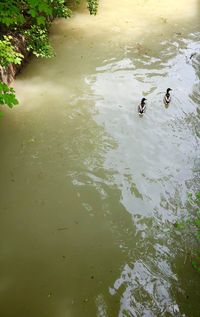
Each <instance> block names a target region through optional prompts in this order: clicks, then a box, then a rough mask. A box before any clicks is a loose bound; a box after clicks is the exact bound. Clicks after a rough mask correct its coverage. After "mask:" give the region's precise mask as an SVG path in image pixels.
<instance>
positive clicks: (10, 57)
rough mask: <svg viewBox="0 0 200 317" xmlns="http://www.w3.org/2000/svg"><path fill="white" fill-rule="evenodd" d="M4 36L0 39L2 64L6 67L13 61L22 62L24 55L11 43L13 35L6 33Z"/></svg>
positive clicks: (0, 59)
mask: <svg viewBox="0 0 200 317" xmlns="http://www.w3.org/2000/svg"><path fill="white" fill-rule="evenodd" d="M3 38H4V39H3V40H0V65H1V66H3V67H6V66H8V65H9V64H11V63H14V64H20V63H21V60H22V58H23V55H22V54H21V53H18V52H16V51H15V49H14V46H13V45H12V44H11V40H12V36H5V35H4V37H3Z"/></svg>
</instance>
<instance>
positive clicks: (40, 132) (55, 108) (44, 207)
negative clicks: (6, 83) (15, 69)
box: [0, 0, 200, 317]
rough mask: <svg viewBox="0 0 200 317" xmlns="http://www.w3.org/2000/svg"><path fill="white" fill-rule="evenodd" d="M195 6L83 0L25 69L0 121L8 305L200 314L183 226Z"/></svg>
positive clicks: (194, 99) (193, 169)
mask: <svg viewBox="0 0 200 317" xmlns="http://www.w3.org/2000/svg"><path fill="white" fill-rule="evenodd" d="M198 8H199V1H196V0H192V1H190V2H189V3H188V1H185V0H184V1H176V3H174V1H172V0H168V1H162V2H159V3H157V4H156V6H155V1H153V0H149V1H142V0H141V1H140V0H137V1H136V0H134V1H133V0H125V1H124V2H123V6H122V5H121V2H120V1H118V0H117V1H101V2H100V8H99V14H98V15H97V17H90V16H88V15H87V13H86V11H85V10H84V8H83V7H81V9H80V10H79V11H77V12H76V14H75V15H74V17H73V18H72V19H71V20H70V21H64V20H59V21H55V23H54V26H53V27H52V30H51V40H52V44H53V45H54V47H55V48H56V53H57V56H56V57H55V58H54V59H51V60H46V61H43V60H42V61H41V60H35V59H33V60H32V61H31V63H30V64H29V65H28V66H27V67H26V69H25V70H24V72H23V73H22V74H21V75H20V76H19V77H18V80H17V81H16V84H15V86H16V90H17V94H18V96H19V98H20V100H21V106H20V107H17V108H15V109H14V110H12V111H8V110H5V112H6V113H5V117H4V119H3V120H2V121H1V123H0V130H1V139H0V146H1V157H0V162H1V167H2V172H1V181H0V189H1V202H0V219H1V221H0V241H1V252H0V267H1V273H0V315H2V316H4V317H11V316H12V317H19V316H30V317H32V316H33V317H35V316H48V317H58V316H60V317H64V316H66V317H79V316H87V317H88V316H98V317H112V316H113V317H114V316H121V317H122V316H123V317H125V316H134V317H135V316H136V317H140V316H146V317H148V316H182V317H183V316H187V317H191V316H194V317H197V316H199V311H200V306H199V305H200V304H199V300H198V299H199V295H200V291H199V276H198V275H197V273H196V272H195V271H194V270H193V268H192V266H191V263H190V250H189V246H188V244H187V241H184V239H183V236H182V234H181V233H180V232H179V231H178V230H177V229H176V228H175V226H174V224H175V222H176V221H177V220H179V219H180V218H181V217H182V216H183V215H184V214H186V213H187V212H188V210H187V206H186V200H187V193H188V191H195V190H197V189H198V187H197V186H198V181H199V159H198V157H199V150H198V146H199V136H200V130H199V113H200V112H199V103H200V89H199V77H200V73H199V65H200V54H199V50H200V42H199V34H200V33H199V26H200V25H199V10H198ZM177 12H178V15H177ZM193 53H196V54H194V55H193V57H192V58H190V56H191V54H193ZM167 87H171V88H172V89H173V91H172V102H171V104H170V105H169V107H168V108H167V109H166V108H165V106H164V104H163V95H164V93H165V91H166V88H167ZM142 96H145V97H146V98H147V100H148V105H147V112H146V114H145V116H143V117H142V118H138V114H137V105H138V102H139V101H140V99H141V97H142Z"/></svg>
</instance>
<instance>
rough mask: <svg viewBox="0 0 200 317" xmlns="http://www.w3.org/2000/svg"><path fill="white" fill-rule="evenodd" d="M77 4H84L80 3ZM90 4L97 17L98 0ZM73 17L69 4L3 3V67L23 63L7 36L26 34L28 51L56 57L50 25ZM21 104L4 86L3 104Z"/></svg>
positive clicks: (47, 0) (58, 0) (0, 87)
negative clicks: (53, 21)
mask: <svg viewBox="0 0 200 317" xmlns="http://www.w3.org/2000/svg"><path fill="white" fill-rule="evenodd" d="M76 2H77V3H80V0H76ZM87 3H88V9H89V12H90V14H94V15H96V13H97V7H98V0H87ZM70 16H71V10H70V9H69V8H68V7H67V6H66V1H65V0H0V36H1V38H2V39H1V40H0V65H1V66H3V67H7V66H8V65H9V64H11V63H14V64H20V63H21V61H22V59H23V55H22V54H20V53H18V52H17V51H16V50H15V48H14V46H13V45H12V37H11V36H10V35H7V34H15V33H17V34H23V35H24V36H25V38H26V41H27V49H28V51H30V52H32V53H33V54H35V55H36V56H37V57H52V56H54V52H53V48H52V47H51V45H50V44H49V40H48V28H49V24H50V21H52V19H53V18H56V17H59V18H61V17H63V18H68V17H70ZM17 103H18V101H17V99H16V97H15V94H14V90H13V88H9V87H8V86H7V85H5V84H3V83H0V104H7V105H8V106H9V107H12V106H13V105H15V104H17Z"/></svg>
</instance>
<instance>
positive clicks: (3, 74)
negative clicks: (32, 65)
mask: <svg viewBox="0 0 200 317" xmlns="http://www.w3.org/2000/svg"><path fill="white" fill-rule="evenodd" d="M12 43H13V44H14V46H15V49H16V51H17V52H19V53H21V54H22V55H23V56H24V58H23V60H22V63H21V64H20V65H16V64H10V65H8V66H7V67H2V66H0V80H1V81H2V82H4V83H6V84H9V83H11V82H12V81H13V79H14V78H15V76H16V74H17V73H19V71H20V70H21V69H22V67H23V66H24V64H25V63H26V62H27V60H28V57H29V55H30V53H29V52H28V51H27V42H26V40H25V37H24V36H23V35H21V34H19V35H15V36H13V41H12Z"/></svg>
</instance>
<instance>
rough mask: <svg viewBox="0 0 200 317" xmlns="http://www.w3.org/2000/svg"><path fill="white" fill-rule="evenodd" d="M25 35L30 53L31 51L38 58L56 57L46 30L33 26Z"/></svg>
mask: <svg viewBox="0 0 200 317" xmlns="http://www.w3.org/2000/svg"><path fill="white" fill-rule="evenodd" d="M24 34H25V36H26V38H27V42H28V46H27V49H28V51H31V52H32V53H33V54H35V55H36V56H37V57H52V56H54V53H53V48H52V47H51V45H50V44H49V40H48V33H47V30H46V29H45V28H42V27H40V26H36V25H33V26H32V27H31V28H30V29H29V30H26V31H25V32H24Z"/></svg>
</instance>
